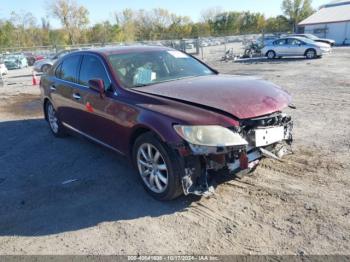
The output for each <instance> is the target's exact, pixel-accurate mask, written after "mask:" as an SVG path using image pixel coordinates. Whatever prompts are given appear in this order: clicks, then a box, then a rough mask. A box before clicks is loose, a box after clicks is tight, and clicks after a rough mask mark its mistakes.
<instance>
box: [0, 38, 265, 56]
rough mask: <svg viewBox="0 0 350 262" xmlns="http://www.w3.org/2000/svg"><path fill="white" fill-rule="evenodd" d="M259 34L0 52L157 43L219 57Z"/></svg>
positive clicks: (46, 50)
mask: <svg viewBox="0 0 350 262" xmlns="http://www.w3.org/2000/svg"><path fill="white" fill-rule="evenodd" d="M261 36H262V35H261V34H249V35H236V36H225V37H203V38H196V39H182V40H157V41H138V42H130V43H120V42H114V43H89V44H77V45H50V46H34V47H10V48H1V49H0V54H8V53H31V54H36V55H43V56H50V55H52V54H55V53H57V52H59V51H61V50H67V49H80V50H84V49H91V48H99V47H115V46H121V45H157V46H168V47H172V48H175V49H178V50H181V51H184V52H186V53H189V54H191V55H195V56H197V57H198V58H199V59H202V60H204V61H205V60H208V59H213V58H217V59H221V58H222V57H223V56H225V54H226V53H227V52H230V53H231V54H234V55H237V56H238V55H242V54H244V52H245V49H246V47H247V46H248V45H249V43H251V42H253V41H256V40H257V39H258V38H259V37H261Z"/></svg>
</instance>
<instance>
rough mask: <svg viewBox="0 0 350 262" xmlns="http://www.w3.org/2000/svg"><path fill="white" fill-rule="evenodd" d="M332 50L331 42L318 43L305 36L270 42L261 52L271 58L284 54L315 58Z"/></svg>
mask: <svg viewBox="0 0 350 262" xmlns="http://www.w3.org/2000/svg"><path fill="white" fill-rule="evenodd" d="M330 51H331V47H330V45H329V44H325V43H318V42H315V41H313V40H311V39H307V38H304V37H285V38H280V39H277V40H275V41H273V42H271V43H269V44H268V45H266V46H265V47H264V48H263V49H262V50H261V53H262V54H263V55H265V56H267V58H269V59H273V58H281V57H284V56H304V57H306V58H308V59H313V58H316V57H321V56H322V55H323V54H325V53H329V52H330Z"/></svg>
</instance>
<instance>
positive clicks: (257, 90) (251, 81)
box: [138, 75, 291, 119]
mask: <svg viewBox="0 0 350 262" xmlns="http://www.w3.org/2000/svg"><path fill="white" fill-rule="evenodd" d="M138 90H139V91H141V92H145V93H148V94H153V95H160V96H163V97H167V98H172V99H176V100H181V101H184V102H189V103H194V104H196V105H197V106H200V105H203V106H205V107H210V108H213V109H217V110H221V111H225V112H227V113H229V114H231V115H233V116H235V117H237V118H239V119H247V118H253V117H258V116H263V115H267V114H271V113H274V112H276V111H281V110H282V109H283V108H285V107H287V106H288V105H289V103H290V101H291V98H290V96H289V94H288V93H287V92H285V91H283V90H282V89H281V88H279V87H278V86H276V85H274V84H272V83H270V82H267V81H264V80H259V79H256V78H253V77H242V76H231V75H211V76H201V77H195V78H187V79H181V80H177V81H170V82H164V83H159V84H155V85H151V86H145V87H141V88H138Z"/></svg>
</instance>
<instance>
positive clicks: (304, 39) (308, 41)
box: [302, 38, 315, 45]
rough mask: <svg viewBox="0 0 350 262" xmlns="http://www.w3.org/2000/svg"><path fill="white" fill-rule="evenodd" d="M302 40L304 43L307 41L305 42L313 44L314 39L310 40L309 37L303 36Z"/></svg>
mask: <svg viewBox="0 0 350 262" xmlns="http://www.w3.org/2000/svg"><path fill="white" fill-rule="evenodd" d="M302 41H304V42H305V43H307V44H311V45H312V44H315V42H314V40H311V39H309V38H303V39H302Z"/></svg>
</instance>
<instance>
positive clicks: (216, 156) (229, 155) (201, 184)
mask: <svg viewBox="0 0 350 262" xmlns="http://www.w3.org/2000/svg"><path fill="white" fill-rule="evenodd" d="M283 126H284V130H285V131H284V137H283V138H282V139H281V140H280V141H276V142H275V141H274V142H273V143H270V144H266V145H264V146H261V145H259V146H256V144H257V143H258V142H257V141H254V139H251V136H252V133H251V132H246V133H245V137H244V138H246V139H247V140H248V141H249V145H248V146H237V147H202V146H194V145H187V146H182V148H181V149H180V151H179V152H180V154H181V155H182V156H183V159H184V169H185V174H184V176H183V177H182V187H183V191H184V194H185V195H188V194H195V195H201V196H208V195H211V194H213V193H214V187H213V186H212V185H211V184H210V182H209V176H210V175H211V174H213V173H215V172H217V171H222V170H224V171H226V173H229V174H233V175H236V176H237V175H245V174H248V173H250V172H251V171H252V170H254V169H255V167H256V166H257V165H258V164H259V161H260V160H261V159H262V158H263V157H269V158H273V159H275V160H279V161H281V158H282V157H283V156H284V155H286V154H288V153H290V152H291V144H292V141H293V138H292V128H293V123H292V121H289V122H288V123H284V124H283ZM252 130H256V129H252ZM259 143H261V142H259Z"/></svg>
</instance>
